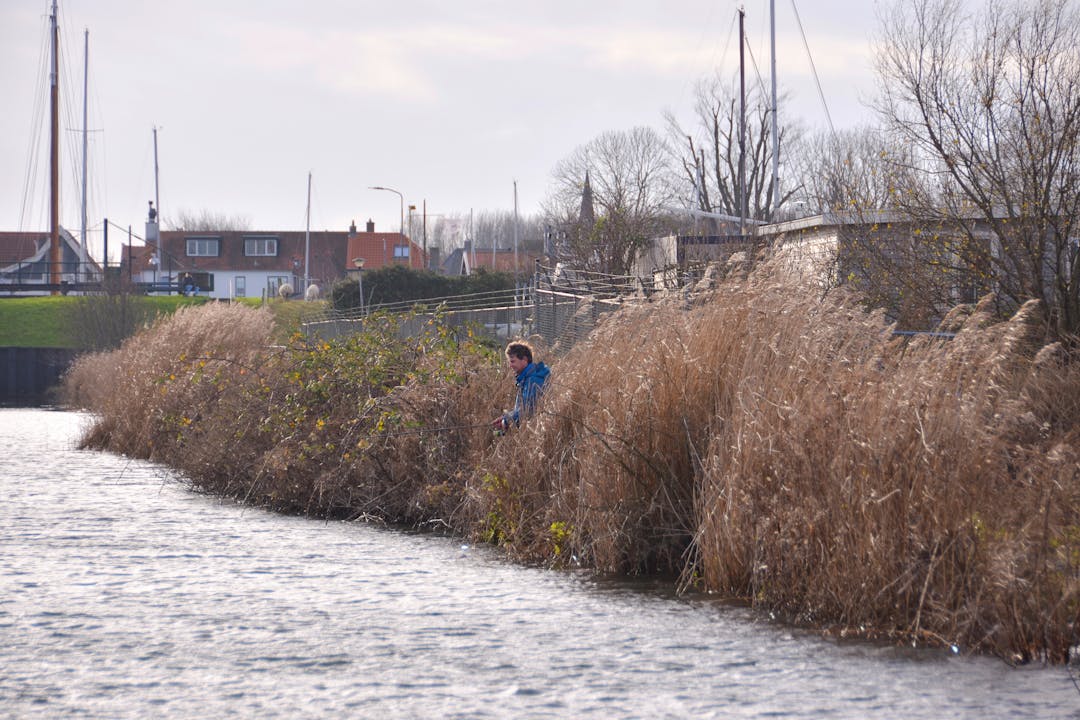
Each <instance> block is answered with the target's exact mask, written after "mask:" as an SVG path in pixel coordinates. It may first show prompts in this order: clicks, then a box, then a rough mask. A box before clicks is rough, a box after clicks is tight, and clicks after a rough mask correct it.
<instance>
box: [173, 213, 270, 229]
mask: <svg viewBox="0 0 1080 720" xmlns="http://www.w3.org/2000/svg"><path fill="white" fill-rule="evenodd" d="M168 225H169V228H168V229H169V230H178V231H182V232H209V231H214V232H228V231H235V230H241V231H242V230H250V229H251V221H250V220H248V218H247V217H245V216H243V215H228V214H226V213H218V212H213V211H211V210H202V211H201V212H197V213H196V212H191V211H189V210H181V211H180V212H178V213H177V214H176V217H175V218H172V219H170V222H169V223H168Z"/></svg>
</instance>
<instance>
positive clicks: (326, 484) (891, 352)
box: [69, 269, 1080, 661]
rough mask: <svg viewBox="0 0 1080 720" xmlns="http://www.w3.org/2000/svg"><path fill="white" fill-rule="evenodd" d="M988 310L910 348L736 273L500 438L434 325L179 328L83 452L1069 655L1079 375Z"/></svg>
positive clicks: (844, 613) (601, 348) (1034, 327)
mask: <svg viewBox="0 0 1080 720" xmlns="http://www.w3.org/2000/svg"><path fill="white" fill-rule="evenodd" d="M988 303H989V300H987V301H986V302H985V303H983V304H981V305H980V306H977V307H966V308H958V309H957V310H956V311H955V312H954V313H953V314H952V315H951V316H950V317H949V318H947V319H946V322H945V325H944V326H943V329H946V330H950V331H955V332H956V337H955V338H954V339H952V340H947V339H942V338H932V337H919V338H913V339H910V338H898V337H894V336H893V334H892V332H891V330H892V328H891V327H890V326H889V325H888V324H887V323H886V321H885V320H884V319H883V317H882V316H881V315H880V314H875V313H865V312H863V311H862V310H861V309H860V308H859V305H858V302H857V299H856V298H853V297H849V296H847V295H846V294H845V293H844V292H843V291H832V292H830V293H828V294H825V295H822V294H820V293H819V292H818V291H815V290H814V289H813V288H808V287H796V286H793V285H792V284H790V283H786V282H785V283H780V282H778V281H776V280H774V279H773V277H772V276H771V275H770V274H769V273H768V272H767V269H766V270H765V271H761V272H759V273H757V274H755V275H753V276H751V277H749V278H731V279H728V280H726V281H723V282H721V283H720V284H719V286H718V288H717V290H716V291H715V292H713V293H710V294H708V295H700V296H698V299H697V300H696V301H695V303H694V305H693V306H691V307H688V306H687V304H686V303H685V300H684V299H683V298H681V297H679V298H669V299H666V300H659V301H657V302H653V303H650V304H648V305H646V306H639V307H629V308H626V309H625V310H623V311H621V312H620V313H618V314H616V315H614V316H611V317H610V318H609V319H607V320H605V321H604V323H603V324H602V325H601V326H600V327H599V328H598V329H597V330H596V331H595V332H594V333H593V334H592V336H591V337H590V338H589V340H588V341H586V342H584V343H581V344H579V345H577V346H575V347H574V348H573V349H571V350H570V351H568V352H567V353H566V354H565V355H562V356H560V357H558V358H555V359H554V362H552V363H551V364H552V365H553V367H554V376H553V377H554V379H553V380H552V381H551V386H550V387H549V388H548V390H547V391H546V394H545V397H544V399H543V401H542V403H541V406H540V409H539V411H538V413H537V414H536V415H535V416H534V417H533V418H531V419H529V420H528V422H526V423H525V424H524V425H523V426H522V428H521V429H520V430H518V431H516V432H513V433H511V434H509V435H507V436H506V437H502V438H498V439H493V438H492V436H491V434H490V432H489V431H488V430H487V429H486V428H485V427H483V426H484V424H485V422H486V421H487V420H489V419H490V418H491V417H493V416H494V410H495V409H496V408H497V406H498V404H501V403H502V402H504V401H509V399H510V398H512V394H511V393H512V384H511V383H510V382H509V379H508V378H507V377H506V371H505V370H504V369H502V368H501V367H500V364H499V358H498V357H497V355H496V354H495V353H492V352H491V351H490V350H486V349H484V348H482V347H480V346H479V345H476V344H475V343H473V342H472V341H471V340H466V341H464V342H459V341H457V340H454V339H453V338H452V337H450V336H449V335H448V334H447V331H445V330H443V329H439V328H438V326H437V325H436V326H435V327H432V328H430V330H429V331H427V332H425V333H422V334H421V335H420V336H419V337H412V338H406V339H401V338H400V337H399V335H400V334H399V333H398V332H397V327H396V326H395V325H394V323H393V322H392V321H390V320H381V321H376V322H375V323H374V324H373V325H371V326H370V327H369V328H368V329H367V330H366V331H365V332H364V333H361V334H359V335H357V336H356V337H354V338H351V339H350V340H348V341H344V342H340V343H321V342H315V341H307V340H304V339H302V338H295V339H294V340H293V341H291V342H290V343H289V344H288V345H287V346H285V347H280V348H276V349H275V348H268V347H267V346H266V342H267V338H268V337H269V331H270V326H269V319H268V318H267V317H265V316H263V315H258V314H251V311H243V312H239V311H235V310H232V309H213V308H208V309H205V310H185V311H183V312H181V313H179V314H178V315H177V317H176V318H175V319H174V320H172V321H165V322H162V323H159V325H158V326H156V327H155V328H154V329H153V330H152V331H150V332H149V333H146V334H144V335H143V336H140V337H139V338H136V339H135V340H133V341H129V342H128V343H127V344H125V345H124V347H122V348H121V350H119V351H117V352H116V353H113V354H110V355H103V356H96V357H93V358H90V359H88V360H86V361H84V362H83V363H81V364H80V365H79V366H78V367H76V369H75V370H74V371H73V372H72V375H71V378H70V379H69V386H70V387H71V388H72V390H73V392H74V393H75V396H76V397H80V398H83V399H84V400H85V403H84V404H87V405H89V406H90V407H91V408H92V409H95V410H96V411H97V412H99V413H100V420H99V422H98V424H97V426H96V427H95V428H94V429H93V430H91V432H90V433H89V435H88V438H87V442H88V443H89V444H91V445H94V446H100V447H108V448H111V449H114V450H119V451H122V452H129V453H132V454H137V455H143V456H148V457H153V458H154V459H158V460H161V461H163V462H167V463H169V464H171V465H174V466H176V467H178V468H180V469H182V470H184V472H185V473H186V474H188V476H189V477H191V478H192V482H193V483H194V484H195V485H196V486H197V487H199V488H202V489H206V490H209V491H213V492H219V493H222V494H226V495H230V496H234V497H238V498H242V499H245V500H247V501H248V502H256V503H260V504H264V505H267V506H270V507H274V508H277V509H281V510H286V511H292V512H307V513H311V514H319V515H335V516H342V517H369V518H379V519H384V520H389V521H394V522H409V523H413V524H428V525H437V526H442V527H447V528H450V529H452V530H454V531H456V532H459V533H463V534H467V535H471V536H473V537H475V538H481V539H485V540H489V541H492V542H498V543H501V544H503V545H504V546H505V547H506V548H507V549H508V551H509V552H510V553H511V554H512V555H513V556H515V557H518V558H521V559H523V560H527V561H532V562H537V561H539V562H549V563H553V564H576V565H583V566H586V567H590V568H593V569H595V570H597V571H601V572H621V573H646V572H648V573H652V572H659V573H675V574H678V576H679V577H680V578H681V584H682V585H683V586H685V587H696V588H699V589H702V590H706V591H711V592H715V593H718V594H722V595H725V596H728V597H732V598H739V599H743V600H746V601H749V602H751V603H753V604H754V605H756V606H758V607H761V608H767V609H770V610H772V611H774V612H776V613H779V614H782V615H784V616H785V617H787V618H789V619H791V620H793V621H795V622H800V623H807V624H813V625H815V626H822V627H827V628H830V629H831V630H833V631H835V632H837V633H840V634H848V633H851V634H856V635H861V636H885V637H891V638H893V639H898V640H899V639H902V640H905V641H915V642H928V643H943V644H956V645H958V646H960V647H962V648H964V649H965V650H969V651H974V652H992V653H997V654H1000V655H1002V656H1006V657H1009V658H1015V659H1018V660H1029V659H1035V658H1043V659H1048V660H1051V661H1063V660H1065V659H1067V656H1068V652H1069V649H1070V648H1071V647H1072V646H1074V645H1076V644H1077V643H1078V639H1077V622H1078V620H1080V596H1078V589H1080V470H1078V466H1080V362H1078V358H1077V355H1076V351H1075V349H1074V348H1073V347H1070V346H1069V345H1067V344H1063V343H1049V344H1047V342H1046V338H1045V332H1046V327H1047V325H1046V321H1045V319H1044V318H1043V317H1042V316H1041V313H1040V308H1039V306H1038V305H1037V304H1029V305H1026V306H1024V308H1022V310H1021V311H1020V312H1019V313H1018V314H1017V315H1016V316H1015V317H1014V318H1012V319H1011V320H1010V321H1008V322H1005V323H1002V322H997V321H995V320H994V318H993V317H992V316H991V315H990V312H989V310H988ZM233 312H236V313H237V314H236V315H231V314H229V313H233ZM203 313H205V314H203ZM219 313H220V314H219ZM380 323H382V324H381V325H380ZM196 358H199V359H196ZM207 358H209V359H207ZM546 359H547V360H551V358H546ZM200 363H205V365H201V364H200ZM104 378H111V379H112V380H113V382H112V383H111V384H108V385H107V387H108V389H107V391H105V392H103V391H102V388H103V387H106V382H105V380H104Z"/></svg>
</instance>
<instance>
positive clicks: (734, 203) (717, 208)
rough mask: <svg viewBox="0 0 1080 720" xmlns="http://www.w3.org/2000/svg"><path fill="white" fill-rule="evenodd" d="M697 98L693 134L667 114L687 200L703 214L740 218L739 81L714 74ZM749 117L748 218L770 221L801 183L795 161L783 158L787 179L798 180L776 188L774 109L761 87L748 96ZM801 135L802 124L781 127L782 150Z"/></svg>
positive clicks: (702, 83) (699, 86)
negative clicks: (774, 179) (712, 213)
mask: <svg viewBox="0 0 1080 720" xmlns="http://www.w3.org/2000/svg"><path fill="white" fill-rule="evenodd" d="M695 95H696V100H695V104H694V111H695V115H696V124H697V126H696V128H695V129H694V130H693V131H687V130H686V129H685V128H684V127H683V125H682V124H681V123H680V122H679V121H678V120H677V119H676V118H675V116H674V115H673V114H672V113H670V112H668V113H665V118H666V120H667V127H668V134H669V136H670V138H671V144H672V147H674V148H677V150H676V151H675V152H676V154H677V157H678V162H679V165H680V166H681V169H682V174H683V180H684V186H683V189H684V200H685V201H686V202H687V203H688V204H689V205H690V206H691V207H694V208H696V209H698V210H704V211H706V212H716V213H721V214H725V215H731V216H733V217H739V216H740V209H739V165H740V162H739V158H740V155H742V145H741V140H740V117H739V95H738V92H737V90H736V89H735V85H734V83H729V82H725V81H723V80H722V79H721V78H720V77H719V76H713V77H709V78H705V79H703V80H700V81H699V82H698V84H697V87H696V90H695ZM781 100H783V98H782V99H781ZM782 105H783V103H782V102H781V106H782ZM746 116H747V121H746V142H745V163H744V164H745V169H746V171H745V179H746V182H745V184H746V209H747V216H748V217H749V218H751V219H757V220H770V219H773V216H774V214H775V211H776V209H777V208H779V207H780V206H782V205H783V204H784V203H785V202H787V201H788V200H789V199H790V198H791V197H792V196H793V195H794V193H795V192H796V191H797V190H798V185H799V182H798V179H797V178H796V177H795V175H796V173H795V172H793V170H792V162H791V161H790V160H789V158H788V157H786V156H785V155H783V154H782V155H781V177H784V176H790V177H791V178H792V180H789V181H788V182H786V183H785V182H781V183H780V187H779V188H777V187H773V176H772V129H771V128H772V109H771V107H770V103H769V102H768V96H767V95H766V94H765V92H764V90H763V88H762V87H761V86H760V85H759V86H756V87H755V88H753V89H751V91H750V92H749V93H748V95H747V101H746ZM801 135H802V131H801V129H800V128H799V127H798V126H797V125H794V124H790V123H783V124H781V125H780V126H779V128H778V136H779V144H780V147H787V146H788V145H789V144H791V145H794V143H795V142H796V141H797V140H798V138H799V137H801Z"/></svg>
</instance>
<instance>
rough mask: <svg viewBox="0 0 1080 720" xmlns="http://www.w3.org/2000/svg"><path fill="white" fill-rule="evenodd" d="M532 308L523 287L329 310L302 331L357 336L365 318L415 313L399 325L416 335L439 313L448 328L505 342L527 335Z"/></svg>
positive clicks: (333, 335) (326, 335)
mask: <svg viewBox="0 0 1080 720" xmlns="http://www.w3.org/2000/svg"><path fill="white" fill-rule="evenodd" d="M533 305H534V302H533V299H532V290H531V288H529V287H523V288H518V289H509V290H493V291H488V292H481V293H470V294H468V295H448V296H443V297H434V298H425V299H422V300H409V301H402V302H394V303H381V304H378V305H371V306H366V307H364V308H359V307H356V308H349V309H347V310H333V309H331V310H327V311H326V312H325V313H322V314H321V315H316V316H314V317H312V318H310V319H308V320H307V321H305V322H304V323H303V328H304V331H305V332H307V333H311V334H313V335H318V336H319V337H322V338H332V337H339V336H341V335H347V334H350V333H354V332H357V331H358V330H360V329H361V328H362V327H363V321H364V318H365V317H366V316H369V315H371V314H372V313H391V314H395V315H403V314H406V313H415V317H414V318H412V319H409V320H406V321H405V322H403V323H402V327H401V332H402V333H406V334H407V333H410V332H416V331H418V330H419V328H420V326H422V324H423V323H426V322H427V321H428V320H429V319H430V318H431V317H433V316H434V315H435V314H436V313H438V314H439V315H441V316H442V318H443V319H444V321H445V322H446V323H447V324H448V325H449V326H450V327H458V328H466V327H468V328H472V329H474V330H476V331H478V332H480V333H483V334H486V335H488V336H491V337H495V338H499V339H506V338H512V337H519V336H522V335H525V334H528V332H529V326H530V321H531V318H532V312H533Z"/></svg>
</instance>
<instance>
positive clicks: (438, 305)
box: [304, 265, 700, 351]
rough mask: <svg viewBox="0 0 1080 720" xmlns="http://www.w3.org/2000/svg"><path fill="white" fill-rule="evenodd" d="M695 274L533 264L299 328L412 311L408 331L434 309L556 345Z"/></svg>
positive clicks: (343, 327) (495, 332)
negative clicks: (513, 276)
mask: <svg viewBox="0 0 1080 720" xmlns="http://www.w3.org/2000/svg"><path fill="white" fill-rule="evenodd" d="M699 279H700V272H687V271H686V270H685V269H683V270H682V271H667V272H664V273H657V274H655V275H653V276H650V277H647V278H639V277H635V276H631V275H610V274H605V273H598V272H589V271H583V270H577V269H573V268H569V267H566V266H563V265H557V266H555V267H545V266H541V265H537V268H536V272H535V274H534V275H533V278H532V281H531V282H530V283H529V284H528V285H525V286H522V287H520V288H518V289H516V290H499V291H493V292H486V293H474V294H470V295H454V296H448V297H441V298H430V299H426V300H421V301H410V302H400V303H388V304H382V305H376V306H372V307H366V308H352V309H349V310H328V311H327V312H325V313H324V314H322V315H319V316H315V317H312V318H309V319H308V320H307V321H306V322H304V331H305V332H307V333H310V334H312V335H317V336H319V337H322V338H326V339H329V338H333V337H339V336H341V335H345V334H349V333H354V332H357V331H358V330H360V329H361V327H362V325H363V319H364V317H366V316H368V315H370V314H372V313H375V312H388V313H395V314H397V313H414V314H415V316H414V317H413V318H411V319H407V320H405V321H404V322H403V323H402V332H403V333H409V332H416V331H418V330H419V328H420V327H421V325H422V324H423V323H426V322H427V321H428V320H429V319H430V318H431V317H433V316H434V315H435V314H436V313H438V314H439V315H441V316H442V317H443V318H444V320H445V322H446V323H447V324H449V325H450V326H451V327H460V328H465V327H469V328H472V329H473V330H474V331H476V332H480V333H483V334H486V335H488V336H489V337H493V338H496V339H499V340H506V339H510V338H515V337H529V336H532V335H538V336H540V337H541V338H542V339H543V342H544V344H545V345H546V346H547V347H548V348H551V349H553V350H556V351H558V350H565V349H567V348H569V347H570V346H572V345H574V344H575V343H577V342H580V341H581V340H583V339H584V338H586V337H587V336H588V335H589V333H591V332H592V331H593V329H594V328H595V327H596V325H597V324H598V323H599V322H600V320H601V319H602V318H603V317H604V316H605V315H607V314H609V313H612V312H614V311H616V310H618V309H619V308H621V307H624V306H626V305H627V304H630V303H641V302H646V301H647V299H648V297H649V296H650V295H652V294H653V293H656V292H660V291H664V290H672V289H679V288H682V289H686V288H687V287H689V285H690V284H691V283H693V282H696V281H697V280H699Z"/></svg>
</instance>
